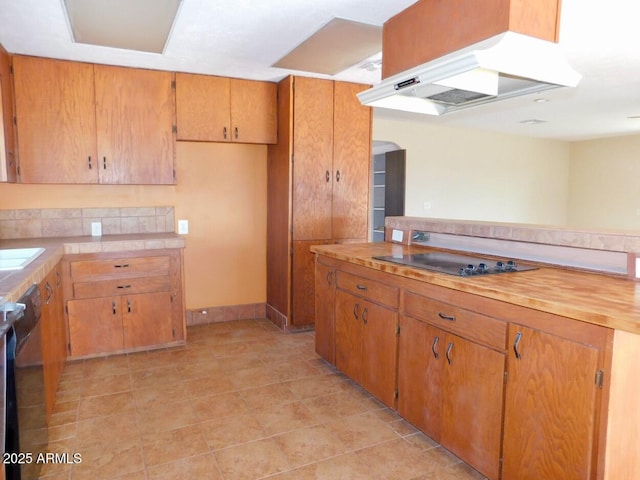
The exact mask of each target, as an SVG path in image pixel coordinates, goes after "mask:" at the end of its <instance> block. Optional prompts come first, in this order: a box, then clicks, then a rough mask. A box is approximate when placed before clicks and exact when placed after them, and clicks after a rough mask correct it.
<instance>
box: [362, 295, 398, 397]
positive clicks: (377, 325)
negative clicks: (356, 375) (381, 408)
mask: <svg viewBox="0 0 640 480" xmlns="http://www.w3.org/2000/svg"><path fill="white" fill-rule="evenodd" d="M360 318H361V320H362V323H363V324H364V326H363V329H362V386H363V387H364V388H365V389H366V390H367V391H368V392H369V393H371V394H372V395H373V396H374V397H376V398H377V399H378V400H380V401H381V402H382V403H384V404H385V405H387V406H389V407H392V408H395V391H396V362H397V360H396V358H397V356H396V354H397V338H398V336H397V330H396V329H397V326H398V314H397V313H396V312H394V311H393V310H390V309H388V308H384V307H381V306H380V305H376V304H374V303H371V302H366V301H363V302H362V306H361V309H360Z"/></svg>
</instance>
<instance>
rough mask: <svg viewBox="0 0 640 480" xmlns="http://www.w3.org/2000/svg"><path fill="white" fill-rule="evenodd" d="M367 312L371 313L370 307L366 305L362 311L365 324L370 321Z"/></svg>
mask: <svg viewBox="0 0 640 480" xmlns="http://www.w3.org/2000/svg"><path fill="white" fill-rule="evenodd" d="M367 313H369V309H368V308H367V307H364V310H363V311H362V321H363V322H364V324H365V325H366V324H367V322H368V320H367Z"/></svg>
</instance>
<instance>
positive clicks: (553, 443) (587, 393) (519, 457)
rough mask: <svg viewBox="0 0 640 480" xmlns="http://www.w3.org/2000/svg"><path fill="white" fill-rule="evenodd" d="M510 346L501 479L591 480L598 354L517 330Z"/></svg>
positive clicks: (512, 332) (511, 332)
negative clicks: (556, 479)
mask: <svg viewBox="0 0 640 480" xmlns="http://www.w3.org/2000/svg"><path fill="white" fill-rule="evenodd" d="M509 342H510V345H511V346H512V348H511V350H510V353H509V357H508V375H509V376H508V381H507V385H506V395H505V413H504V415H505V417H504V442H503V444H504V447H503V457H504V462H503V467H502V478H503V479H505V480H534V479H536V480H537V479H541V478H554V479H555V478H562V479H563V480H572V479H576V480H577V479H590V478H594V476H595V472H594V469H593V459H592V455H593V454H594V452H593V445H594V436H595V417H596V410H597V408H596V406H597V401H598V398H599V395H598V388H597V386H596V384H595V381H594V379H595V376H596V372H597V369H598V358H599V354H598V350H597V349H596V348H594V347H592V346H588V345H583V344H579V343H576V342H573V341H570V340H566V339H563V338H560V337H557V336H554V335H551V334H549V333H545V332H541V331H538V330H533V329H530V328H526V327H523V326H520V325H510V326H509ZM516 351H517V352H518V354H517V355H516Z"/></svg>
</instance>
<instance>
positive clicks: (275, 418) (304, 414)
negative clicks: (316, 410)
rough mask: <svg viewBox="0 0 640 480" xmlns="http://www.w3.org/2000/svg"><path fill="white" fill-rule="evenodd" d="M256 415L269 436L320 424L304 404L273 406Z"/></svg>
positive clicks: (294, 403)
mask: <svg viewBox="0 0 640 480" xmlns="http://www.w3.org/2000/svg"><path fill="white" fill-rule="evenodd" d="M255 415H256V418H257V419H258V421H259V422H260V424H261V425H262V426H263V428H264V430H265V432H266V433H267V434H268V435H277V434H278V433H284V432H290V431H291V430H297V429H299V428H304V427H309V426H312V425H317V424H318V423H320V422H319V421H318V419H317V418H316V417H315V416H314V415H313V413H312V411H311V410H310V409H309V408H307V406H306V405H305V404H304V403H303V402H292V403H286V404H284V405H273V406H272V407H271V408H269V409H265V410H262V411H260V412H257V413H256V414H255Z"/></svg>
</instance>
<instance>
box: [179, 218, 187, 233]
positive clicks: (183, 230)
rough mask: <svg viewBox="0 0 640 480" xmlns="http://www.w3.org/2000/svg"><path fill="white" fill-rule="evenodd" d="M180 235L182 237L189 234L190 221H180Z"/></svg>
mask: <svg viewBox="0 0 640 480" xmlns="http://www.w3.org/2000/svg"><path fill="white" fill-rule="evenodd" d="M178 233H179V234H180V235H187V234H188V233H189V220H178Z"/></svg>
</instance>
